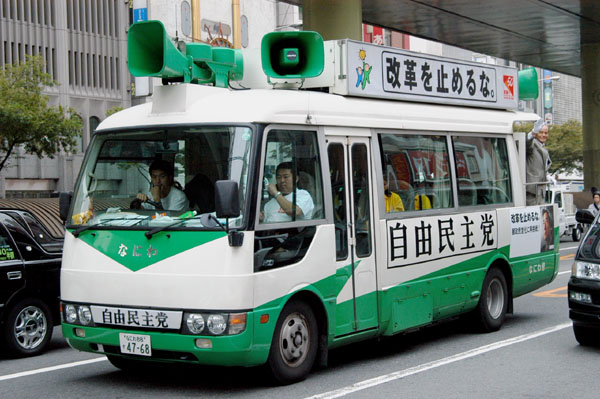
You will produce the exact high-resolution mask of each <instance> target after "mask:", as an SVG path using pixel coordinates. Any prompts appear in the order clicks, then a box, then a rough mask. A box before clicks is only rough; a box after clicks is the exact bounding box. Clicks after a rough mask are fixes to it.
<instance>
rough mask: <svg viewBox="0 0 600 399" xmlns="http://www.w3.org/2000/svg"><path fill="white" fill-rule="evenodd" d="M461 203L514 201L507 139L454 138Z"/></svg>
mask: <svg viewBox="0 0 600 399" xmlns="http://www.w3.org/2000/svg"><path fill="white" fill-rule="evenodd" d="M452 142H453V147H454V160H455V163H456V175H457V178H458V204H459V205H460V206H470V205H487V204H506V203H510V202H512V190H511V185H510V169H509V162H508V154H507V151H506V142H505V140H504V139H501V138H493V137H470V136H454V137H452Z"/></svg>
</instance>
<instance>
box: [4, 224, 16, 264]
mask: <svg viewBox="0 0 600 399" xmlns="http://www.w3.org/2000/svg"><path fill="white" fill-rule="evenodd" d="M17 259H19V255H18V254H17V251H16V249H15V247H14V244H13V243H12V240H11V239H10V237H8V234H7V233H6V232H5V231H4V229H2V228H0V261H5V260H6V261H10V260H17Z"/></svg>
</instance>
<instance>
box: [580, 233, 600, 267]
mask: <svg viewBox="0 0 600 399" xmlns="http://www.w3.org/2000/svg"><path fill="white" fill-rule="evenodd" d="M578 258H579V259H588V260H590V261H592V262H594V263H600V223H594V224H592V225H591V227H590V232H589V233H588V235H587V236H586V237H585V241H583V242H582V243H581V245H580V247H579V254H578Z"/></svg>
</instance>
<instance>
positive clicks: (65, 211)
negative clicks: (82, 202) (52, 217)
mask: <svg viewBox="0 0 600 399" xmlns="http://www.w3.org/2000/svg"><path fill="white" fill-rule="evenodd" d="M72 198H73V192H69V193H67V192H64V191H63V192H61V193H59V194H58V209H59V214H60V220H62V222H63V224H64V223H66V222H67V217H68V216H69V208H71V199H72Z"/></svg>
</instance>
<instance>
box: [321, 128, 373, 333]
mask: <svg viewBox="0 0 600 399" xmlns="http://www.w3.org/2000/svg"><path fill="white" fill-rule="evenodd" d="M328 142H329V145H328V150H327V151H328V155H329V166H330V174H331V188H332V202H333V213H334V220H335V233H336V284H337V288H338V290H339V294H338V296H337V300H336V334H335V335H336V336H342V335H346V334H351V333H353V332H357V331H363V330H366V329H370V328H374V327H377V324H378V317H377V315H378V312H377V285H376V281H377V279H376V272H375V250H374V248H375V246H374V236H373V228H374V222H373V212H372V209H373V191H372V178H371V177H372V174H371V159H370V153H371V152H370V141H369V139H368V138H349V137H333V138H330V139H328Z"/></svg>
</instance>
